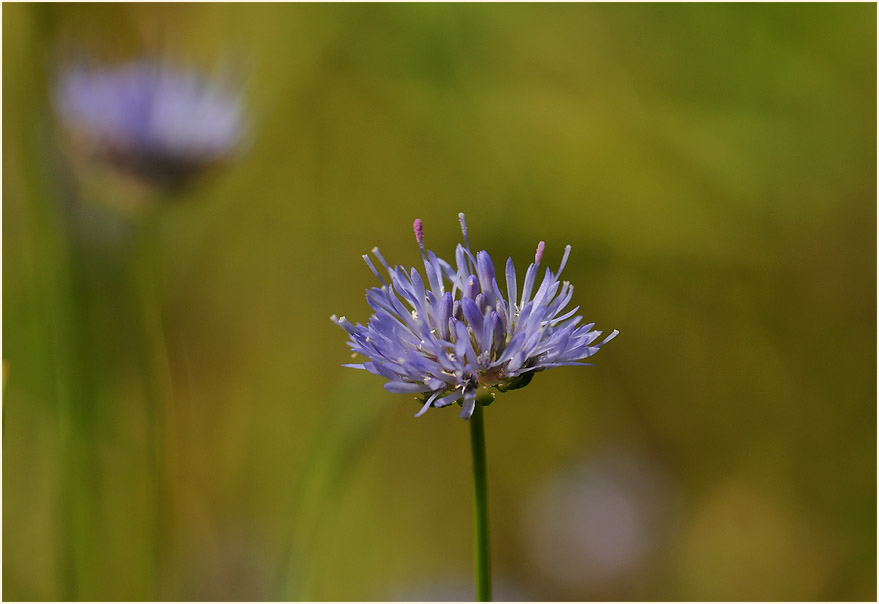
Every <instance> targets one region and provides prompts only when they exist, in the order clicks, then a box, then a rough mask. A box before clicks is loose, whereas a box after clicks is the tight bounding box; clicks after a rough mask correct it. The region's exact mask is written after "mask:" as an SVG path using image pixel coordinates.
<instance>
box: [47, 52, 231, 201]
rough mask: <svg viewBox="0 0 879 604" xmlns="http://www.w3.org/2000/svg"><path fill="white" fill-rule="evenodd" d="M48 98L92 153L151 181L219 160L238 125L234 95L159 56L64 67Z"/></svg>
mask: <svg viewBox="0 0 879 604" xmlns="http://www.w3.org/2000/svg"><path fill="white" fill-rule="evenodd" d="M54 101H55V108H56V111H57V113H58V115H59V117H60V119H61V121H62V122H63V124H64V126H65V129H66V130H67V131H68V132H69V133H70V134H71V135H73V136H74V137H75V138H76V139H77V142H78V143H80V144H81V145H82V146H85V147H86V148H87V149H88V150H89V152H90V154H91V155H92V156H93V157H95V158H97V159H99V160H102V161H104V162H107V163H110V164H112V165H114V166H116V167H118V168H121V169H125V170H127V171H128V172H131V173H133V174H134V175H136V176H139V177H141V178H143V179H145V180H148V181H156V182H157V184H171V185H176V184H181V183H182V182H183V181H185V180H186V179H188V177H189V176H191V175H193V174H194V173H196V172H198V171H199V170H201V169H202V168H203V167H205V166H207V165H210V164H213V163H215V162H218V161H220V160H222V159H224V158H225V157H227V156H228V155H230V154H231V152H232V151H234V149H235V148H236V146H237V145H238V144H239V142H240V140H241V137H242V134H243V130H244V126H243V103H242V100H241V98H240V96H239V95H237V94H235V93H232V92H231V91H229V90H227V89H225V88H223V87H221V86H219V85H218V84H215V83H212V82H210V81H208V80H207V79H206V78H205V77H204V75H203V74H201V73H200V72H198V71H195V70H181V69H176V68H173V67H171V66H170V65H167V64H165V63H162V62H159V61H150V60H142V61H135V62H132V63H128V64H123V65H121V66H117V67H113V68H97V67H89V66H84V65H81V64H77V65H72V66H68V67H67V68H66V69H63V70H62V71H61V72H60V73H59V75H58V77H57V79H56V82H55V90H54Z"/></svg>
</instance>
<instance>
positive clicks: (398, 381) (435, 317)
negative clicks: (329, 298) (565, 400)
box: [331, 214, 618, 419]
mask: <svg viewBox="0 0 879 604" xmlns="http://www.w3.org/2000/svg"><path fill="white" fill-rule="evenodd" d="M458 217H459V219H460V222H461V230H462V232H463V234H464V244H463V245H462V244H458V246H457V249H456V250H455V260H456V267H452V266H451V265H450V264H449V263H448V262H446V261H444V260H442V259H440V258H438V257H437V256H436V254H434V253H433V252H432V251H430V250H425V248H424V234H423V231H422V225H421V220H416V221H415V224H414V229H415V238H416V240H417V241H418V246H419V248H420V249H421V256H422V259H423V260H424V269H425V274H426V276H427V282H426V283H425V281H424V279H422V277H421V275H420V274H419V272H418V271H417V270H416V269H415V268H413V269H411V270H410V271H409V272H407V271H406V270H404V269H403V267H401V266H397V267H394V268H391V266H390V265H389V264H388V263H387V262H386V261H385V259H384V258H383V257H382V255H381V253H380V252H379V250H378V248H373V250H372V253H373V254H374V255H375V257H376V258H377V259H378V261H379V262H380V263H381V264H382V266H384V268H385V270H386V271H387V273H388V281H386V280H385V279H384V278H382V276H381V274H380V273H379V271H378V270H376V267H375V264H373V262H372V260H371V259H370V257H369V256H368V255H364V256H363V259H364V260H365V261H366V264H367V265H368V266H369V268H370V269H371V270H372V272H373V273H374V274H375V276H376V277H377V278H378V280H379V281H380V282H381V286H380V287H372V288H369V289H368V290H367V292H366V299H367V301H368V302H369V305H370V306H371V307H372V309H373V310H374V311H375V312H374V314H373V315H372V317H370V319H369V323H368V324H367V325H366V326H364V325H361V324H359V323H358V324H356V325H353V324H351V322H350V321H348V320H347V319H346V318H345V317H341V318H338V317H336V316H335V315H333V317H331V318H332V320H333V321H334V322H335V323H338V324H339V325H340V326H341V327H343V328H344V329H345V330H346V331H347V332H348V335H349V336H350V339H349V341H348V345H349V346H350V348H351V350H352V351H353V352H354V353H356V354H360V355H363V356H364V357H366V358H367V360H366V361H365V362H363V363H358V364H350V365H345V366H346V367H353V368H356V369H365V370H366V371H369V372H370V373H374V374H375V375H380V376H383V377H385V378H387V380H388V382H387V383H386V384H385V388H386V389H387V390H389V391H390V392H399V393H411V394H417V395H420V397H421V402H422V403H423V406H422V408H421V410H420V411H419V412H418V413H417V414H416V417H417V416H420V415H421V414H423V413H424V412H425V411H427V409H428V408H429V407H431V406H432V407H445V406H447V405H450V404H452V403H455V402H458V403H460V404H461V407H462V409H461V413H460V417H462V418H465V419H467V418H469V417H470V416H471V415H472V413H473V409H474V408H475V405H476V404H477V402H479V403H480V404H488V403H489V402H491V400H493V398H494V397H493V393H491V392H490V390H489V389H491V388H494V389H497V390H499V391H501V392H504V391H506V390H512V389H515V388H521V387H523V386H525V385H527V384H528V383H529V382H530V381H531V378H532V377H533V375H534V374H535V373H536V372H538V371H543V370H544V369H549V368H551V367H560V366H563V365H585V364H586V363H581V362H580V361H581V360H582V359H585V358H587V357H590V356H592V355H593V354H595V353H596V352H598V349H599V348H600V347H601V346H602V345H604V344H606V343H607V342H609V341H610V340H611V339H612V338H613V337H614V336H616V335H617V333H618V332H617V331H616V330H614V331H613V332H612V333H611V334H610V335H609V336H608V337H606V338H605V339H604V340H603V341H602V342H600V343H596V340H597V339H598V337H599V336H600V335H601V332H600V331H595V330H593V329H592V328H593V327H594V325H595V324H594V323H590V324H588V325H580V321H581V319H582V317H580V316H574V315H575V313H576V312H577V310H578V309H579V306H578V307H574V308H573V309H571V310H568V311H565V309H566V307H567V305H568V303H569V302H570V301H571V297H572V295H573V292H574V288H573V286H572V285H571V284H570V283H569V282H567V281H564V282H560V281H559V277H560V276H561V274H562V271H563V270H564V268H565V263H566V262H567V260H568V255H569V254H570V252H571V246H567V247H566V248H565V253H564V256H563V257H562V261H561V265H560V266H559V269H558V270H557V271H555V272H553V271H551V270H550V269H549V268H547V269H546V271H545V272H544V276H543V280H542V281H541V283H540V285H539V286H538V287H537V290H536V291H534V286H535V284H536V282H537V275H538V270H539V269H540V263H541V260H542V259H543V251H544V242H543V241H541V242H540V243H539V244H538V246H537V252H536V254H535V256H534V262H533V263H532V264H531V265H530V266H529V267H528V270H527V271H526V272H525V281H524V283H523V286H522V292H521V296H520V295H519V290H518V283H517V280H516V269H515V267H514V266H513V260H512V259H511V258H510V259H508V260H507V264H506V270H505V275H504V276H505V281H506V295H504V294H503V293H502V292H501V290H500V287H499V286H498V282H497V279H496V277H495V271H494V265H493V264H492V261H491V257H490V256H489V255H488V252H485V251H481V252H478V253H477V254H476V255H475V256H474V254H473V253H472V252H471V251H470V242H469V239H468V236H467V225H466V223H465V221H464V215H463V214H459V215H458ZM532 293H533V296H532ZM485 395H488V396H485Z"/></svg>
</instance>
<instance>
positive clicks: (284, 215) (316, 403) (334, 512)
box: [3, 4, 877, 600]
mask: <svg viewBox="0 0 879 604" xmlns="http://www.w3.org/2000/svg"><path fill="white" fill-rule="evenodd" d="M83 51H84V52H87V53H90V54H92V55H93V56H96V57H99V58H100V59H102V60H105V61H114V60H118V61H122V60H127V59H131V58H136V57H138V56H142V55H153V56H155V55H156V54H160V55H162V56H164V57H168V58H172V59H174V60H176V61H179V62H180V63H181V64H185V65H198V66H201V67H203V68H205V69H207V70H208V71H209V72H210V71H211V70H213V69H215V68H216V66H217V65H218V64H223V65H231V66H233V70H234V72H235V73H236V74H237V75H238V76H239V79H240V81H241V84H242V85H243V86H244V89H245V91H246V99H247V107H248V119H249V139H248V143H247V145H245V146H244V147H242V149H241V153H240V154H239V156H238V157H236V158H235V159H234V160H232V161H229V162H228V163H227V164H226V165H225V166H223V167H222V168H220V169H217V170H214V171H213V172H212V173H210V174H208V175H205V177H204V178H202V179H200V180H199V181H198V182H197V183H196V184H194V185H193V186H191V187H190V188H189V189H187V190H186V191H184V192H183V193H180V194H177V195H175V196H174V197H173V198H171V199H167V200H161V201H153V202H151V203H154V204H155V205H156V206H157V207H156V208H155V209H154V211H152V212H150V213H149V215H148V216H146V217H142V218H133V219H132V218H122V217H119V216H117V215H115V214H114V213H113V211H112V210H110V209H106V208H105V207H104V206H102V205H100V204H99V203H96V202H95V200H94V198H97V197H101V196H104V197H113V196H118V195H125V194H127V193H125V191H126V190H125V189H119V190H118V191H117V190H115V189H112V188H107V187H102V188H101V190H100V191H98V192H95V191H94V190H89V189H88V188H86V187H83V186H82V184H81V183H82V179H81V178H78V177H77V176H76V174H75V173H74V168H73V167H72V165H73V162H71V161H70V158H69V156H68V155H65V153H63V152H62V150H61V147H62V145H61V144H59V133H58V126H57V123H56V120H55V118H54V117H53V114H52V104H51V97H50V92H51V82H52V76H53V74H54V73H55V72H56V70H57V68H58V66H59V65H63V64H64V61H65V60H66V59H68V58H70V57H73V56H74V55H73V54H71V53H74V52H83ZM876 125H877V124H876V6H875V5H873V4H847V5H839V4H837V5H828V4H809V5H795V4H784V5H752V4H744V5H743V4H734V5H717V4H714V5H698V4H697V5H692V4H690V5H668V4H662V5H640V4H629V5H570V4H568V5H540V6H538V5H529V4H517V5H504V4H493V5H476V4H468V5H458V4H447V5H433V4H418V5H405V4H402V5H401V4H395V5H234V4H231V5H230V4H224V5H212V4H197V5H176V4H164V5H149V6H146V5H88V4H79V5H29V4H4V6H3V359H4V360H5V361H6V363H8V386H7V387H6V390H5V397H4V408H3V413H4V425H3V432H4V434H3V588H4V589H3V597H4V598H5V599H12V600H41V599H50V600H53V599H86V600H129V599H144V598H145V599H172V600H177V599H183V600H186V599H199V600H211V599H222V600H227V599H252V600H262V599H318V600H352V599H353V600H387V599H390V600H394V599H404V600H418V599H441V600H448V599H469V598H471V597H472V595H471V594H472V570H471V565H472V530H473V529H472V519H471V505H472V500H471V475H470V459H469V440H468V431H467V425H466V424H465V423H464V422H462V421H460V420H458V419H457V417H456V413H455V412H454V411H451V410H432V411H430V412H428V413H427V414H426V416H424V417H422V418H420V419H417V420H416V419H413V418H412V414H413V413H414V412H415V411H417V409H418V407H417V405H416V403H414V402H412V401H410V400H408V398H407V397H406V396H405V395H393V394H389V393H387V392H385V390H384V389H383V388H382V381H383V380H381V379H380V378H378V377H375V376H372V375H369V374H367V373H365V372H356V371H353V370H349V369H344V368H342V367H341V364H342V363H345V362H349V361H348V360H349V359H350V353H349V351H348V349H347V347H346V346H345V334H344V332H343V331H342V330H340V329H339V328H338V327H336V326H334V325H333V324H332V323H331V322H330V321H329V319H328V317H329V316H330V315H331V314H333V313H337V314H340V315H342V314H345V315H347V316H348V317H349V318H350V319H352V320H354V321H361V322H365V321H366V320H367V318H368V316H369V313H370V311H369V308H368V306H367V304H366V302H365V299H364V289H365V288H366V287H367V286H371V285H373V281H374V278H373V276H372V275H371V274H370V272H369V270H368V269H367V268H366V267H365V266H364V264H363V262H362V261H361V259H360V257H359V256H360V255H361V254H363V253H365V252H366V251H368V250H369V249H370V248H371V247H372V246H374V245H378V246H380V247H381V249H382V252H383V253H384V255H385V257H387V258H388V259H389V261H390V262H392V263H400V264H404V265H407V266H413V265H416V264H418V262H419V256H418V251H417V247H416V245H415V241H414V238H413V236H412V232H411V224H412V220H413V219H414V218H416V217H419V218H421V219H423V221H424V224H425V236H426V243H427V244H428V247H430V248H431V249H433V250H435V251H436V252H437V253H438V254H439V255H440V256H442V257H446V258H448V259H451V258H452V257H453V250H454V245H455V244H456V243H457V241H458V240H459V237H460V233H459V231H458V225H457V219H456V214H457V212H459V211H463V212H465V213H466V214H467V217H468V222H469V227H470V237H471V241H472V242H473V245H474V247H475V248H477V249H487V250H489V251H490V252H491V254H492V256H493V257H494V260H495V263H496V264H500V263H501V262H502V261H503V260H505V258H506V257H507V256H511V257H512V258H513V259H514V260H515V261H516V263H517V265H518V266H519V267H520V271H523V270H524V267H525V266H527V263H528V262H529V260H530V258H531V256H532V254H533V251H534V247H535V245H536V243H537V242H538V241H539V240H541V239H543V240H545V241H546V243H547V254H546V259H547V261H548V263H549V265H551V266H555V265H557V263H558V261H559V259H560V257H561V252H562V250H563V248H564V245H565V244H568V243H570V244H571V245H572V246H573V254H572V256H571V261H570V263H569V264H568V268H567V269H566V276H567V278H568V279H570V280H571V282H572V283H573V284H574V285H575V287H576V290H575V293H574V301H575V303H576V304H580V305H581V307H582V309H581V312H582V313H583V314H584V318H585V319H586V320H587V321H596V322H597V325H598V328H599V329H604V330H606V331H610V330H611V329H613V328H616V329H619V330H620V332H621V333H620V336H619V337H618V338H617V339H616V340H614V341H613V342H612V343H610V344H608V345H607V347H606V348H603V349H602V351H601V352H600V353H599V354H598V355H597V356H596V357H594V360H595V364H596V366H595V367H591V368H585V369H582V368H570V367H569V368H562V369H556V370H553V371H551V372H547V373H543V374H540V375H538V376H537V379H535V380H534V381H533V382H532V384H531V385H530V386H529V387H528V388H526V389H523V390H519V391H516V392H513V393H510V394H507V395H503V396H502V397H501V398H500V399H499V401H498V402H497V403H495V404H494V405H493V406H492V407H490V408H489V409H488V410H487V412H486V429H487V440H488V455H489V476H490V501H491V513H492V545H493V557H494V576H495V583H496V597H497V598H498V599H509V600H529V599H530V600H534V599H536V600H570V599H573V600H585V599H602V600H619V599H634V600H656V599H659V600H668V599H671V600H689V599H696V600H718V599H719V600H727V599H729V600H748V599H757V600H776V599H781V600H848V599H857V600H875V598H876V565H877V559H876V534H877V526H876V504H877V501H876V486H877V485H876V469H877V468H876V362H877V358H876V327H877V326H876V302H877V300H876ZM107 186H108V187H109V185H107ZM520 274H521V273H520Z"/></svg>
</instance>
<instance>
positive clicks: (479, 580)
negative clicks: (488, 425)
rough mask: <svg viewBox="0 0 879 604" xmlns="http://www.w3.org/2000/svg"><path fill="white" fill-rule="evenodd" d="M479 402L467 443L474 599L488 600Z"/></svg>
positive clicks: (485, 478) (482, 432) (484, 476)
mask: <svg viewBox="0 0 879 604" xmlns="http://www.w3.org/2000/svg"><path fill="white" fill-rule="evenodd" d="M482 409H483V406H482V405H476V408H475V409H474V410H473V415H472V416H471V417H470V445H471V448H472V449H473V486H474V489H473V517H474V520H475V528H476V600H477V601H479V602H490V601H491V559H490V554H489V543H488V473H487V472H486V469H485V428H484V426H483V422H482Z"/></svg>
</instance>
